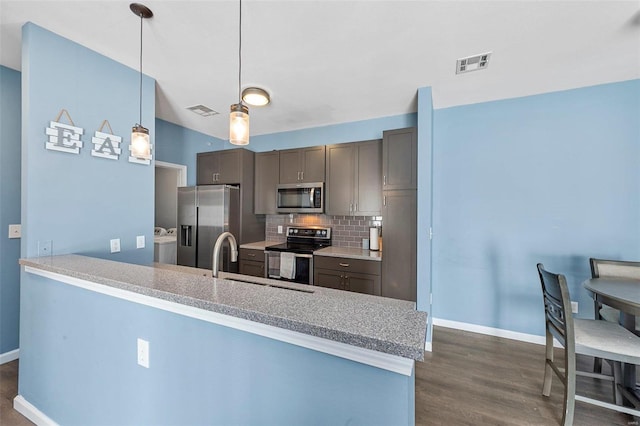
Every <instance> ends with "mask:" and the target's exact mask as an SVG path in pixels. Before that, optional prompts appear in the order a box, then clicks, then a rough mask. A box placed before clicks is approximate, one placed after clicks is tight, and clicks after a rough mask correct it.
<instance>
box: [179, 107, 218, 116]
mask: <svg viewBox="0 0 640 426" xmlns="http://www.w3.org/2000/svg"><path fill="white" fill-rule="evenodd" d="M187 109H188V110H189V111H193V112H195V113H196V114H198V115H201V116H203V117H211V116H212V115H217V114H220V113H219V112H218V111H214V110H212V109H211V108H209V107H208V106H204V105H194V106H190V107H187Z"/></svg>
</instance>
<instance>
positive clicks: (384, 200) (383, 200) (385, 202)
mask: <svg viewBox="0 0 640 426" xmlns="http://www.w3.org/2000/svg"><path fill="white" fill-rule="evenodd" d="M382 205H383V206H386V205H387V196H386V195H385V196H384V197H382Z"/></svg>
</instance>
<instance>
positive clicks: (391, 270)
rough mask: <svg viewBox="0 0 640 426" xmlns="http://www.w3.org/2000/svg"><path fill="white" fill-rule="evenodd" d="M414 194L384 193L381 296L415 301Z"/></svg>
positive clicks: (411, 190) (403, 192)
mask: <svg viewBox="0 0 640 426" xmlns="http://www.w3.org/2000/svg"><path fill="white" fill-rule="evenodd" d="M416 194H417V191H416V190H415V189H407V190H397V191H384V192H383V207H382V217H383V219H384V224H383V227H382V241H383V245H382V250H383V252H382V253H383V254H382V296H384V297H391V298H394V299H404V300H410V301H412V302H415V301H416V293H417V285H416V274H417V266H416V262H417V259H416V251H417V239H416V235H417V232H416V228H417V197H416Z"/></svg>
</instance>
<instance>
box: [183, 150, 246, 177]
mask: <svg viewBox="0 0 640 426" xmlns="http://www.w3.org/2000/svg"><path fill="white" fill-rule="evenodd" d="M245 151H246V152H251V151H247V150H245V149H243V148H237V149H229V150H224V151H212V152H200V153H198V155H197V159H196V174H197V176H196V182H197V184H198V185H211V184H239V183H240V182H241V181H242V173H241V171H242V166H243V163H242V162H243V157H244V155H243V153H244V152H245Z"/></svg>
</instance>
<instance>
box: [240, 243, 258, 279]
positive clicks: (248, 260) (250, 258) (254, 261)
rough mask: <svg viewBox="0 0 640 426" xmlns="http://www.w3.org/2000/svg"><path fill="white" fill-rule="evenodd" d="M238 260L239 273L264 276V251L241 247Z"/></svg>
mask: <svg viewBox="0 0 640 426" xmlns="http://www.w3.org/2000/svg"><path fill="white" fill-rule="evenodd" d="M238 261H239V262H240V273H241V274H243V275H251V276H254V277H264V251H262V250H253V249H244V248H241V249H240V250H239V256H238Z"/></svg>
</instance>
